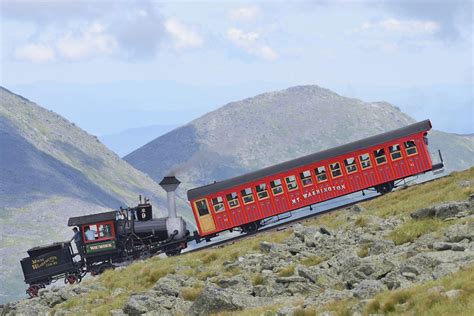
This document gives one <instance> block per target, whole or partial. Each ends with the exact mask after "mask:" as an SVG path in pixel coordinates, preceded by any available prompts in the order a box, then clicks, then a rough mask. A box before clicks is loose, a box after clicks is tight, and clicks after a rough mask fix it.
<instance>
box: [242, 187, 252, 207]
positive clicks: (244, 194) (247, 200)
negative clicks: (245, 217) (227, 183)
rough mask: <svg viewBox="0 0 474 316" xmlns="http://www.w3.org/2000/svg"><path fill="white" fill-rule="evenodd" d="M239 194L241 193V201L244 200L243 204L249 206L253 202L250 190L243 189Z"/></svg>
mask: <svg viewBox="0 0 474 316" xmlns="http://www.w3.org/2000/svg"><path fill="white" fill-rule="evenodd" d="M240 192H241V193H242V200H244V204H249V203H252V202H253V194H252V189H251V188H247V189H244V190H242V191H240Z"/></svg>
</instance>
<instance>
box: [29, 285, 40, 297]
mask: <svg viewBox="0 0 474 316" xmlns="http://www.w3.org/2000/svg"><path fill="white" fill-rule="evenodd" d="M39 290H40V285H38V284H33V285H30V287H29V288H28V290H26V294H28V295H29V296H30V298H33V297H37V296H38V292H39Z"/></svg>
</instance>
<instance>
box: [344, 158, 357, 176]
mask: <svg viewBox="0 0 474 316" xmlns="http://www.w3.org/2000/svg"><path fill="white" fill-rule="evenodd" d="M347 159H354V162H353V163H351V164H346V161H347ZM351 166H353V167H354V168H355V170H352V171H349V169H348V167H351ZM344 167H345V168H346V172H347V174H353V173H356V172H357V171H359V169H358V168H357V157H350V158H346V159H344Z"/></svg>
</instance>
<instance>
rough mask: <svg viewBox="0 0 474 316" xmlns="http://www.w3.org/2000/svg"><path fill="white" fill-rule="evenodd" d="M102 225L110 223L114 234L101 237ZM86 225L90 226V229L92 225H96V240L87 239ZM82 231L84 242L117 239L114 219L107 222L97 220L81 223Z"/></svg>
mask: <svg viewBox="0 0 474 316" xmlns="http://www.w3.org/2000/svg"><path fill="white" fill-rule="evenodd" d="M100 225H110V227H111V234H112V235H111V236H108V237H100V230H99V226H100ZM86 226H89V229H90V227H91V226H95V231H96V232H97V239H94V240H87V239H86V234H85V231H84V228H85V227H86ZM81 233H82V241H83V243H84V244H90V243H95V242H102V241H107V240H115V227H114V221H105V222H97V223H91V224H84V225H81Z"/></svg>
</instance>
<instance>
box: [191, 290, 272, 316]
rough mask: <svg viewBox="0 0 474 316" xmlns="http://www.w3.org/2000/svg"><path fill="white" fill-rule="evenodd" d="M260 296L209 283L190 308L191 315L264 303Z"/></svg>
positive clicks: (241, 308)
mask: <svg viewBox="0 0 474 316" xmlns="http://www.w3.org/2000/svg"><path fill="white" fill-rule="evenodd" d="M262 303H263V302H262V300H261V299H260V298H256V297H253V296H250V295H245V294H242V293H240V292H238V291H234V290H231V289H222V288H220V287H218V286H216V285H214V284H212V283H210V284H208V286H206V287H205V288H204V290H203V291H202V293H201V294H200V295H199V296H198V297H197V299H196V301H194V303H193V305H191V308H190V309H189V313H190V314H191V315H209V314H213V313H219V312H224V311H237V310H243V309H245V308H249V307H254V306H259V305H260V304H262Z"/></svg>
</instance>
